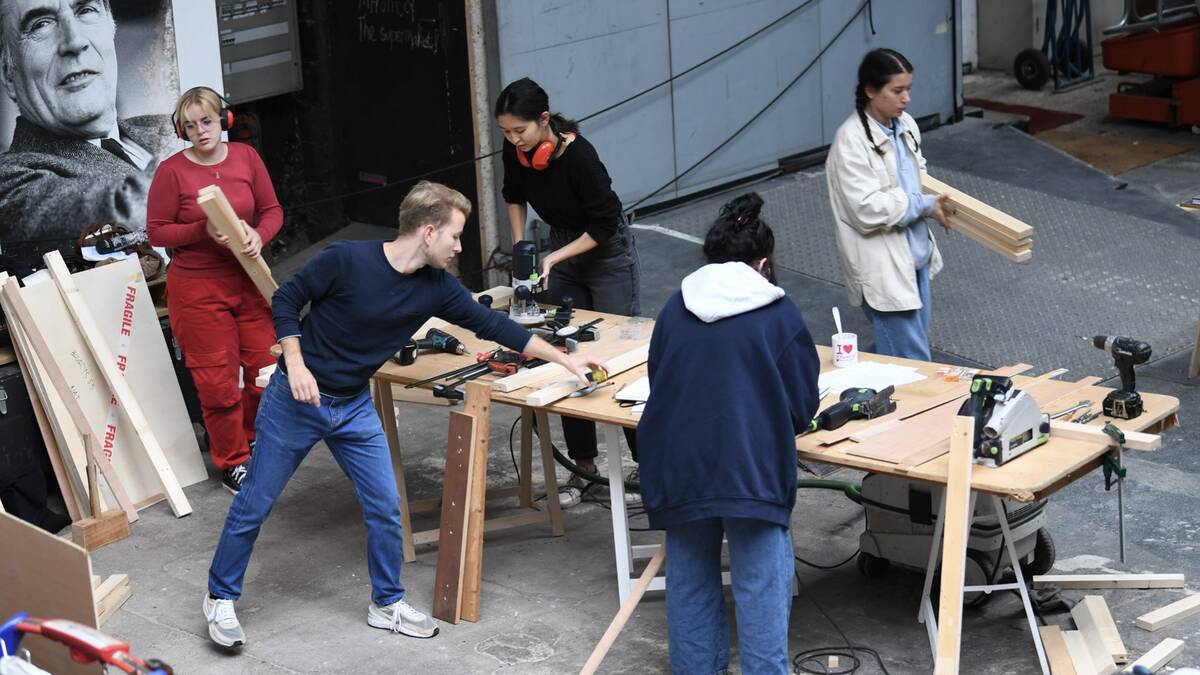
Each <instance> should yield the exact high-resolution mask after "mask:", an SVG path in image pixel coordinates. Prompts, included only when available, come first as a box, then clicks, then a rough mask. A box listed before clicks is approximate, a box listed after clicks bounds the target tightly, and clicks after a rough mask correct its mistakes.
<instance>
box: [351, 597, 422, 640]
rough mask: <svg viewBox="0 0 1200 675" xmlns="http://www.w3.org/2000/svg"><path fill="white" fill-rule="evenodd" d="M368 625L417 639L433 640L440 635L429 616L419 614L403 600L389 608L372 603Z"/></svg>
mask: <svg viewBox="0 0 1200 675" xmlns="http://www.w3.org/2000/svg"><path fill="white" fill-rule="evenodd" d="M367 625H368V626H371V627H372V628H382V629H384V630H390V631H392V632H395V633H403V634H404V635H407V636H409V637H415V638H431V637H433V636H434V635H437V634H438V626H437V624H436V623H434V622H433V619H431V618H429V615H427V614H422V613H421V612H418V611H417V610H415V609H413V607H412V605H410V604H408V603H407V602H405V601H403V600H397V601H396V602H393V603H392V604H390V605H388V606H387V607H380V606H379V605H376V604H375V603H373V602H372V603H371V606H370V607H368V608H367Z"/></svg>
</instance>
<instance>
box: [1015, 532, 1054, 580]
mask: <svg viewBox="0 0 1200 675" xmlns="http://www.w3.org/2000/svg"><path fill="white" fill-rule="evenodd" d="M1054 556H1055V551H1054V540H1053V539H1051V538H1050V531H1049V530H1047V529H1046V528H1044V527H1043V528H1041V529H1039V530H1038V531H1037V542H1036V543H1034V545H1033V560H1031V561H1029V562H1028V563H1022V564H1021V574H1023V575H1025V583H1027V584H1032V583H1033V577H1034V576H1035V575H1039V574H1045V573H1047V572H1049V571H1050V570H1051V569H1053V568H1054Z"/></svg>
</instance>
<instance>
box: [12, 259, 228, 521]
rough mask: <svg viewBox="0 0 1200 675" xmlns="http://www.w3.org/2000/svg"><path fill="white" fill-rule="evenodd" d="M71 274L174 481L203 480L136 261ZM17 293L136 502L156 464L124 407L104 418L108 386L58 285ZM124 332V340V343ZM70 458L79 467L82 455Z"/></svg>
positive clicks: (155, 485)
mask: <svg viewBox="0 0 1200 675" xmlns="http://www.w3.org/2000/svg"><path fill="white" fill-rule="evenodd" d="M72 276H73V278H74V279H75V284H76V286H77V287H78V288H79V290H80V293H81V294H82V295H83V298H84V301H85V302H86V303H87V306H88V309H89V310H90V312H91V314H92V317H93V318H94V320H95V323H96V325H97V326H98V327H99V332H100V333H101V335H102V336H103V337H104V338H105V341H106V342H107V344H108V347H109V349H110V350H111V351H112V353H113V354H114V356H115V358H118V359H121V358H122V355H123V356H124V364H125V372H124V377H125V381H126V382H127V383H128V384H129V387H130V389H131V390H132V391H133V394H134V396H135V398H136V399H137V401H138V403H139V404H140V405H141V407H142V411H143V413H144V414H145V417H146V419H147V420H148V422H149V424H150V428H151V429H152V430H153V432H154V436H155V438H156V439H157V440H158V443H159V445H160V446H161V447H162V450H163V453H164V455H165V456H166V459H167V462H168V463H169V464H170V466H171V469H172V470H173V471H174V473H175V476H176V478H177V480H178V481H179V484H180V485H181V486H184V487H186V486H188V485H192V484H194V483H198V482H200V481H202V480H205V478H207V473H206V471H205V468H204V461H203V459H202V458H201V456H200V449H199V446H198V445H197V443H196V436H195V432H194V431H193V429H192V425H191V421H190V420H189V419H188V416H187V408H186V407H185V405H184V402H183V396H182V394H180V392H179V385H178V382H177V380H176V379H175V373H174V369H173V367H172V365H171V361H170V359H171V356H170V354H169V352H168V351H167V345H166V341H165V340H164V339H163V334H162V330H161V328H160V326H159V323H158V317H157V315H156V314H155V311H154V305H153V303H152V302H151V300H150V295H149V292H148V291H147V290H146V282H145V279H144V278H143V277H142V273H141V267H140V266H139V265H138V264H137V263H136V261H123V262H119V263H114V264H112V265H105V266H103V267H97V268H95V269H92V270H88V271H86V272H81V273H79V274H76V275H72ZM21 296H22V297H23V298H24V299H25V302H26V304H27V305H29V308H30V313H31V314H32V315H33V318H34V321H35V322H37V324H38V326H39V327H40V328H41V330H42V334H43V335H44V336H45V337H46V340H47V342H49V343H50V347H51V349H52V350H53V352H54V353H55V354H57V355H59V359H58V361H59V365H60V366H61V368H62V370H63V373H64V375H65V376H66V378H67V381H68V383H69V384H70V386H71V387H72V390H73V391H74V392H75V394H76V399H77V400H78V401H79V404H80V406H81V407H82V408H83V411H84V414H85V415H86V416H87V418H88V421H89V422H91V426H92V430H93V432H94V433H95V434H96V438H97V440H98V441H99V443H100V445H101V447H102V449H103V450H104V454H105V455H106V456H107V457H109V460H110V461H111V462H112V464H113V466H114V467H115V468H116V470H117V473H118V475H119V476H120V477H121V479H122V481H123V482H124V484H125V488H126V489H127V490H128V492H129V496H130V499H131V500H132V501H133V502H134V503H140V502H144V501H146V500H147V499H149V498H152V497H155V496H156V495H160V494H161V493H162V486H161V485H160V483H159V480H158V475H157V472H156V470H155V468H154V466H153V465H152V464H151V463H150V462H149V460H148V459H147V458H146V454H145V451H144V449H143V448H142V446H141V444H140V441H139V440H138V437H137V435H136V434H135V433H134V428H133V426H132V424H131V423H130V422H129V420H128V418H127V417H126V415H125V412H124V411H123V410H122V409H121V408H120V407H119V406H118V407H117V408H116V410H115V411H114V412H113V414H114V415H115V417H114V418H113V419H111V420H110V417H109V416H110V410H111V400H112V398H111V392H110V390H109V388H108V387H107V386H106V385H105V383H104V379H103V377H102V376H101V373H100V371H99V368H98V367H97V365H96V363H95V361H93V359H92V356H91V352H90V350H89V349H88V346H87V344H86V343H85V342H84V340H83V337H82V336H81V335H80V333H79V331H78V330H77V329H76V327H75V323H74V321H73V320H72V318H71V314H70V311H69V310H68V309H67V306H66V304H65V303H64V302H63V300H62V296H61V295H60V294H59V292H58V289H57V288H56V287H55V285H54V284H53V283H44V284H37V285H34V286H30V287H27V288H23V289H21ZM123 332H127V333H129V334H128V335H123ZM123 340H128V345H127V346H126V345H124V344H123V342H122V341H123ZM110 421H111V422H113V424H112V425H111V426H110V424H109V422H110ZM77 462H78V463H79V464H78V465H79V466H80V468H81V469H82V466H83V465H82V457H80V458H78V459H77ZM81 473H82V471H81ZM101 494H102V496H104V492H103V491H102V492H101ZM108 506H111V505H108ZM108 506H106V508H108Z"/></svg>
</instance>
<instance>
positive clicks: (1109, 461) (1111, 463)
mask: <svg viewBox="0 0 1200 675" xmlns="http://www.w3.org/2000/svg"><path fill="white" fill-rule="evenodd" d="M1113 476H1116V478H1113ZM1124 479H1125V465H1124V464H1122V463H1121V460H1120V459H1118V458H1117V453H1116V452H1110V453H1108V454H1107V455H1105V456H1104V489H1105V490H1111V489H1112V488H1113V486H1114V485H1116V484H1117V481H1120V480H1124Z"/></svg>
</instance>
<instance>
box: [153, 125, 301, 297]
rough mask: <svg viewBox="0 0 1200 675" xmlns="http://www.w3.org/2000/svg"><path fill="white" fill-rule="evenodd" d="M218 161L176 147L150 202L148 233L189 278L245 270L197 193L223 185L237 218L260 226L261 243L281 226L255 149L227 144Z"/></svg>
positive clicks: (280, 210) (157, 174) (157, 177)
mask: <svg viewBox="0 0 1200 675" xmlns="http://www.w3.org/2000/svg"><path fill="white" fill-rule="evenodd" d="M228 147H229V153H228V155H227V156H226V157H225V159H224V161H222V162H221V163H219V164H213V165H210V166H205V165H201V164H197V163H195V162H193V161H192V160H190V159H188V158H187V157H186V156H184V154H183V152H177V153H175V154H174V155H172V156H170V157H168V158H167V159H166V160H165V161H163V162H162V163H161V164H159V165H158V169H157V171H155V173H154V181H153V182H151V184H150V194H149V196H148V199H147V205H146V234H147V236H149V238H150V243H151V244H153V245H155V246H166V247H169V248H170V249H171V270H172V273H174V274H179V275H182V276H188V277H216V276H225V275H228V274H237V273H239V272H241V265H240V264H238V261H237V258H235V257H234V255H233V252H232V251H230V250H229V249H228V248H226V247H224V246H221V245H220V244H218V243H217V242H215V241H213V238H212V237H210V236H209V235H208V232H207V230H206V225H207V223H208V216H206V215H205V214H204V210H203V209H201V208H200V205H199V204H198V203H197V202H196V196H197V192H199V190H200V189H201V188H204V187H208V186H209V185H217V186H220V188H221V191H222V192H224V193H225V197H226V198H227V199H229V203H230V204H231V205H232V206H233V210H234V211H236V212H237V214H238V217H239V218H241V219H242V220H244V221H246V222H247V223H249V224H250V226H251V227H253V228H254V229H255V230H257V231H258V236H260V237H261V238H262V241H263V247H264V248H266V245H267V243H268V242H270V241H271V239H272V238H274V237H275V235H276V234H277V233H278V232H279V228H280V227H281V226H282V225H283V208H282V207H280V206H279V200H278V199H276V197H275V187H274V186H273V185H271V177H270V176H269V175H268V174H267V167H266V166H265V165H263V161H262V158H260V157H259V156H258V153H257V152H255V151H254V148H252V147H250V146H249V145H246V144H245V143H229V144H228Z"/></svg>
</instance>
